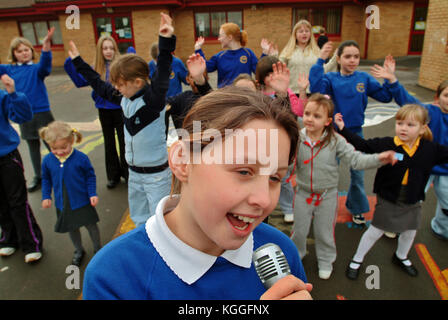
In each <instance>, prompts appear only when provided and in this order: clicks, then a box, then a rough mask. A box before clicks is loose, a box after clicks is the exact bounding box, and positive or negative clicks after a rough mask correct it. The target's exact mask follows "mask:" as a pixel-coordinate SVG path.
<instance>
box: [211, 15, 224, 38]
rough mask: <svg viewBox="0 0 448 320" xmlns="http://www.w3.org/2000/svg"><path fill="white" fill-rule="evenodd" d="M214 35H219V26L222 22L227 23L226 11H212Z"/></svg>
mask: <svg viewBox="0 0 448 320" xmlns="http://www.w3.org/2000/svg"><path fill="white" fill-rule="evenodd" d="M211 17H212V34H211V36H212V37H218V36H219V28H220V27H221V25H222V24H224V23H226V13H225V12H212V13H211Z"/></svg>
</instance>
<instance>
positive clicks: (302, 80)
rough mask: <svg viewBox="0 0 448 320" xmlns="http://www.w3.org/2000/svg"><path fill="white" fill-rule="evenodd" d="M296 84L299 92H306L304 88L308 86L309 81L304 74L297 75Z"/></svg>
mask: <svg viewBox="0 0 448 320" xmlns="http://www.w3.org/2000/svg"><path fill="white" fill-rule="evenodd" d="M297 84H298V86H299V91H306V88H308V86H309V85H310V81H309V80H308V76H307V75H306V73H299V78H298V79H297Z"/></svg>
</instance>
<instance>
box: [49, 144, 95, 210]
mask: <svg viewBox="0 0 448 320" xmlns="http://www.w3.org/2000/svg"><path fill="white" fill-rule="evenodd" d="M63 185H65V187H66V188H67V190H68V191H69V192H67V195H68V198H69V200H70V201H69V202H70V207H71V209H72V210H76V209H79V208H81V207H84V206H86V205H88V204H90V198H91V197H93V196H96V195H97V194H96V176H95V171H94V170H93V167H92V164H91V163H90V160H89V157H87V155H86V154H84V153H82V152H81V151H79V150H76V149H74V150H73V153H72V154H71V155H70V156H69V157H68V158H67V160H66V161H65V162H64V163H61V162H60V161H59V159H58V158H56V156H55V155H54V154H53V153H49V154H47V155H46V156H45V157H44V159H43V161H42V200H45V199H51V189H52V188H53V190H54V198H55V206H56V208H58V209H59V210H61V211H62V210H63V209H64V206H63V203H64V202H63V192H62V186H63Z"/></svg>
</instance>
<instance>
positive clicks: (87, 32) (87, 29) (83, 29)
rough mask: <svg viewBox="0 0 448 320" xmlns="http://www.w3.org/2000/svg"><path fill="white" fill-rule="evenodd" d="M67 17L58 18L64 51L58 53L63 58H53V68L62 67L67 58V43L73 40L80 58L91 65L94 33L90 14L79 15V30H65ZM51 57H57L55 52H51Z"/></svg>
mask: <svg viewBox="0 0 448 320" xmlns="http://www.w3.org/2000/svg"><path fill="white" fill-rule="evenodd" d="M66 19H67V15H65V14H64V15H60V16H59V25H60V27H61V33H62V40H63V42H64V51H60V52H61V53H62V54H63V56H62V57H61V58H59V59H58V58H57V57H56V58H54V60H53V66H54V67H57V66H63V65H64V61H65V59H66V58H67V57H68V49H69V44H68V43H69V41H70V40H73V42H74V43H75V44H76V47H77V48H78V50H79V52H80V54H81V57H82V58H83V60H84V61H86V62H87V63H89V64H92V63H93V59H94V57H95V50H96V41H95V32H94V29H93V28H94V26H93V21H92V15H91V14H90V13H84V14H83V13H81V14H80V16H79V29H78V30H77V29H71V30H70V29H67V28H66V27H65V20H66ZM53 53H54V54H53V55H54V56H56V54H57V55H59V54H58V53H57V51H55V50H53Z"/></svg>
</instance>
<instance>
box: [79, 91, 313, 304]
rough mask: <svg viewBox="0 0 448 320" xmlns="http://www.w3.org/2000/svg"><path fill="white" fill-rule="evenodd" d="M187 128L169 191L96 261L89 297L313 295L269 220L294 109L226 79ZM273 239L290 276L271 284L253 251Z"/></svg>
mask: <svg viewBox="0 0 448 320" xmlns="http://www.w3.org/2000/svg"><path fill="white" fill-rule="evenodd" d="M198 122H199V125H198ZM183 129H184V134H183V136H182V139H181V140H179V141H177V142H176V143H175V144H173V146H171V148H170V153H169V164H170V168H171V169H172V171H173V175H174V179H175V182H174V183H173V190H172V194H171V195H170V196H167V197H165V198H163V199H162V200H161V201H160V202H159V204H158V206H157V212H156V215H155V216H153V217H151V218H150V219H148V221H147V222H146V224H145V226H140V227H138V228H136V229H134V230H132V231H130V232H128V233H126V234H125V235H123V236H121V237H119V238H117V239H115V240H113V241H111V242H110V243H108V244H107V245H106V246H105V247H104V248H103V249H102V250H101V251H100V252H99V254H97V255H96V256H95V257H94V258H93V260H92V261H91V262H90V264H89V266H88V267H87V269H86V272H85V277H84V285H83V298H84V299H158V300H162V299H172V300H178V299H188V300H198V299H222V300H227V299H231V300H236V299H238V300H239V299H260V298H262V299H281V298H285V299H310V298H311V296H310V294H309V291H311V289H312V285H311V284H307V283H306V281H307V280H306V276H305V272H304V270H303V266H302V263H301V261H300V257H299V255H298V252H297V249H296V247H295V246H294V244H293V243H292V241H291V240H290V239H289V238H288V237H287V236H286V235H284V234H283V233H282V232H281V231H279V230H277V229H275V228H273V227H271V226H269V225H267V224H264V223H262V221H263V220H264V219H265V218H266V217H267V216H268V215H269V214H270V213H271V212H272V210H273V209H274V208H275V205H276V204H277V200H278V197H279V194H280V181H281V179H282V178H283V176H284V175H285V174H286V172H287V170H288V165H289V164H290V163H291V162H292V161H293V159H294V155H295V150H296V146H297V135H298V126H297V122H296V120H295V119H294V117H293V116H292V114H291V113H290V111H289V110H286V109H285V106H283V105H282V104H281V101H280V100H279V99H275V100H273V99H271V98H269V97H266V96H264V95H262V94H261V93H259V92H254V91H252V90H250V89H247V88H238V87H234V86H229V87H226V88H223V89H219V90H216V91H213V92H211V93H209V94H207V95H205V96H203V97H201V98H200V99H199V100H198V101H197V102H196V103H195V105H194V106H193V108H192V109H191V110H190V112H189V113H188V114H187V116H186V118H185V120H184V123H183ZM212 132H213V133H212ZM249 132H251V133H249ZM210 133H212V135H210ZM246 134H249V135H251V137H252V138H254V139H256V141H258V143H257V142H255V144H254V145H253V146H254V147H255V150H254V152H249V151H250V150H249V148H251V147H250V146H248V144H247V143H237V141H239V140H240V141H241V139H245V138H244V136H246V139H251V138H250V137H249V136H247V135H246ZM212 137H213V138H212ZM243 141H244V140H243ZM224 146H226V147H225V148H224ZM228 146H233V147H231V148H229V147H228ZM257 155H266V157H268V158H265V159H262V157H261V156H257ZM198 158H199V161H198V160H197V159H198ZM263 158H264V157H263ZM195 159H196V160H195ZM210 160H212V161H210ZM229 160H230V161H229ZM240 160H242V161H240ZM269 242H272V243H275V244H277V245H278V246H279V247H280V248H281V249H282V251H283V252H284V253H285V256H286V259H287V260H288V264H289V266H290V269H291V275H290V276H288V277H285V278H283V279H281V280H279V281H278V282H277V283H275V284H274V286H273V287H271V288H270V289H269V290H267V291H266V289H265V288H264V287H263V285H262V282H261V281H260V279H259V277H258V275H257V272H256V271H255V268H254V265H253V263H252V254H253V251H254V250H256V249H257V248H258V247H260V246H262V245H264V244H266V243H269ZM148 266H150V267H148Z"/></svg>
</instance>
